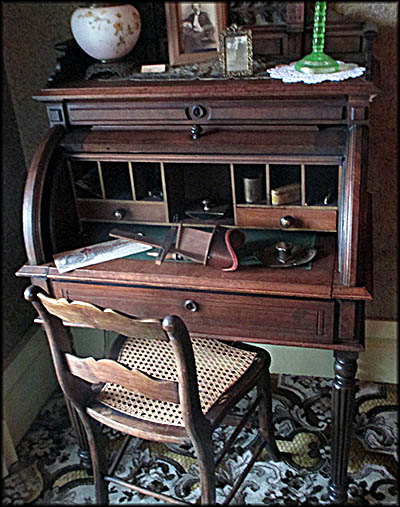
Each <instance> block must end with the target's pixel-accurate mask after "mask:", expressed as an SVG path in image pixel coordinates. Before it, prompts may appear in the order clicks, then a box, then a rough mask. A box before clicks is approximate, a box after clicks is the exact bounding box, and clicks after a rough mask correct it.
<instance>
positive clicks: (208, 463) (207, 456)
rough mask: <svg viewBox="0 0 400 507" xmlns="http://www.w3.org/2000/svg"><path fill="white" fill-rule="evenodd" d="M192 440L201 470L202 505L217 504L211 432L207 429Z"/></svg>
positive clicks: (193, 436)
mask: <svg viewBox="0 0 400 507" xmlns="http://www.w3.org/2000/svg"><path fill="white" fill-rule="evenodd" d="M190 436H191V439H192V443H193V446H194V449H195V451H196V455H197V459H198V462H199V469H200V488H201V503H202V504H211V505H212V504H215V464H214V449H213V444H212V439H211V430H210V429H209V428H208V427H206V428H202V429H201V431H198V432H196V435H193V432H191V435H190Z"/></svg>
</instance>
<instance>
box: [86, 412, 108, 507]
mask: <svg viewBox="0 0 400 507" xmlns="http://www.w3.org/2000/svg"><path fill="white" fill-rule="evenodd" d="M78 413H79V417H80V419H81V421H82V425H83V427H84V429H85V432H86V436H87V440H88V444H89V450H90V457H91V460H92V471H93V482H94V489H95V496H96V504H98V505H99V504H100V505H108V503H109V498H108V484H107V483H106V481H105V480H104V476H105V475H106V473H107V459H106V455H105V449H104V442H103V441H104V436H103V435H102V434H101V430H100V425H99V424H97V423H96V422H93V423H92V422H91V421H90V420H89V418H88V416H87V415H86V414H85V413H84V412H82V411H80V410H79V411H78Z"/></svg>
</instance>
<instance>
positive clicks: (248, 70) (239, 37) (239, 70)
mask: <svg viewBox="0 0 400 507" xmlns="http://www.w3.org/2000/svg"><path fill="white" fill-rule="evenodd" d="M219 45H220V62H221V67H222V73H223V74H224V76H251V75H252V74H253V39H252V36H251V30H243V29H240V28H238V27H237V26H236V25H232V26H231V27H229V28H227V29H226V30H225V31H224V32H222V33H221V35H220V44H219Z"/></svg>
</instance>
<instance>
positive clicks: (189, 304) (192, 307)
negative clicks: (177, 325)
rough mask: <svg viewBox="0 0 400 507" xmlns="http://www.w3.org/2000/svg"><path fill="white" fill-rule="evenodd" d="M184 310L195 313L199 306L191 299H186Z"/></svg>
mask: <svg viewBox="0 0 400 507" xmlns="http://www.w3.org/2000/svg"><path fill="white" fill-rule="evenodd" d="M185 309H186V310H187V311H189V312H197V310H198V309H199V305H198V304H197V303H196V301H193V299H187V300H186V301H185Z"/></svg>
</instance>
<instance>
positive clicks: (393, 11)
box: [328, 2, 398, 320]
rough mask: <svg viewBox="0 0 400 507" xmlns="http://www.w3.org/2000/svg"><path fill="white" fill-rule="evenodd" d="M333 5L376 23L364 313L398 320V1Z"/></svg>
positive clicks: (334, 3) (352, 15)
mask: <svg viewBox="0 0 400 507" xmlns="http://www.w3.org/2000/svg"><path fill="white" fill-rule="evenodd" d="M328 5H329V4H328ZM332 6H333V8H334V9H335V10H336V11H337V12H339V13H340V14H344V15H345V16H346V17H347V18H348V19H354V20H362V21H370V22H373V23H376V25H377V28H378V37H377V39H376V40H375V42H374V56H375V58H376V59H377V60H379V61H380V69H381V79H380V87H381V91H380V93H379V94H378V96H377V97H376V98H375V99H374V100H373V102H372V105H371V121H370V150H369V151H370V153H369V172H368V190H369V191H370V192H371V193H372V194H373V231H374V233H373V258H374V296H375V299H374V301H372V302H370V303H367V305H366V316H367V318H369V319H386V320H398V278H397V277H398V268H397V265H398V253H397V245H398V225H397V218H398V155H397V151H398V141H397V137H398V133H397V122H398V55H397V52H398V2H380V3H372V2H357V3H355V2H343V3H342V2H340V3H339V2H338V3H336V2H333V3H332ZM328 14H329V13H328Z"/></svg>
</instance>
